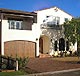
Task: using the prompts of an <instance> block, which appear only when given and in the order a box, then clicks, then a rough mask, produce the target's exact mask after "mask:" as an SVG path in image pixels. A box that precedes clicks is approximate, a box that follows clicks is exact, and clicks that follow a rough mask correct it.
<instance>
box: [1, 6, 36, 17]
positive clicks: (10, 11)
mask: <svg viewBox="0 0 80 76" xmlns="http://www.w3.org/2000/svg"><path fill="white" fill-rule="evenodd" d="M0 12H1V13H7V14H17V15H29V16H36V15H37V14H36V13H34V12H26V11H19V10H11V9H5V8H0Z"/></svg>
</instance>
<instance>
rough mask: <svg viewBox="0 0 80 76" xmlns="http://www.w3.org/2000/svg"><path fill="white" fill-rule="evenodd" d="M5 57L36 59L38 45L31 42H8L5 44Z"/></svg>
mask: <svg viewBox="0 0 80 76" xmlns="http://www.w3.org/2000/svg"><path fill="white" fill-rule="evenodd" d="M4 55H6V56H12V57H35V56H36V43H35V42H31V41H24V40H23V41H22V40H21V41H20V40H19V41H17V40H15V41H7V42H5V43H4Z"/></svg>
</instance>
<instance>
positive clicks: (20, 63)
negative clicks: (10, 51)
mask: <svg viewBox="0 0 80 76" xmlns="http://www.w3.org/2000/svg"><path fill="white" fill-rule="evenodd" d="M17 60H18V66H19V69H22V68H24V67H25V66H26V64H27V63H28V61H29V58H28V57H27V58H25V57H24V58H21V57H20V58H17Z"/></svg>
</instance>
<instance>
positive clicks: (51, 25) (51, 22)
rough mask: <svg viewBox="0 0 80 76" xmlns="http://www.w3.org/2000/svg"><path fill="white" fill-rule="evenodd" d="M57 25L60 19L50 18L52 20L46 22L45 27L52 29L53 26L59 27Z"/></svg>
mask: <svg viewBox="0 0 80 76" xmlns="http://www.w3.org/2000/svg"><path fill="white" fill-rule="evenodd" d="M59 23H60V17H52V20H51V21H48V22H47V25H48V26H50V27H53V25H59Z"/></svg>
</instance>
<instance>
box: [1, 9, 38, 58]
mask: <svg viewBox="0 0 80 76" xmlns="http://www.w3.org/2000/svg"><path fill="white" fill-rule="evenodd" d="M36 16H37V15H36V13H31V12H24V11H17V10H9V9H0V47H1V50H0V54H1V55H7V56H14V57H16V56H19V57H24V56H26V57H28V56H29V57H35V56H36V49H37V48H36V47H37V44H36V40H37V37H39V35H38V32H37V30H38V28H37V26H38V25H37V24H36V22H37V21H36Z"/></svg>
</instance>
